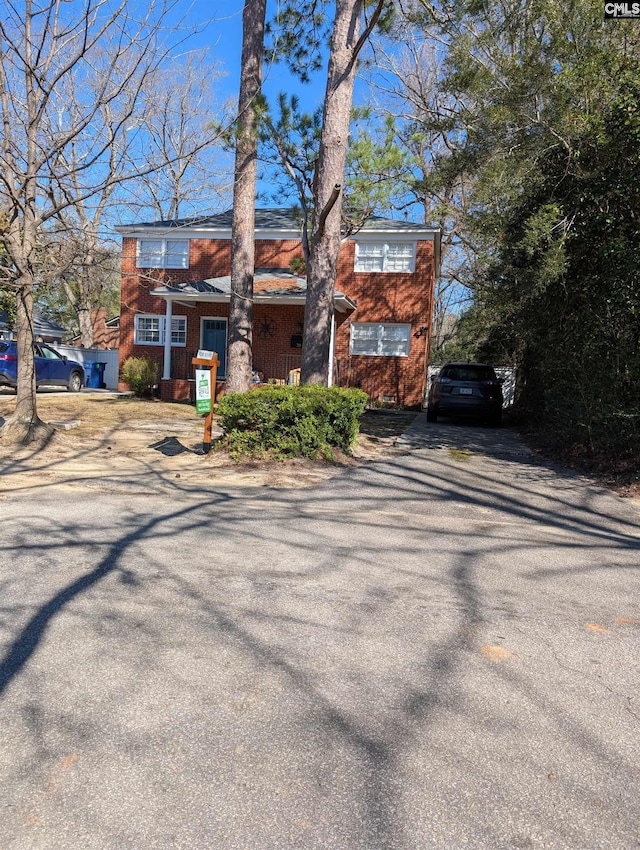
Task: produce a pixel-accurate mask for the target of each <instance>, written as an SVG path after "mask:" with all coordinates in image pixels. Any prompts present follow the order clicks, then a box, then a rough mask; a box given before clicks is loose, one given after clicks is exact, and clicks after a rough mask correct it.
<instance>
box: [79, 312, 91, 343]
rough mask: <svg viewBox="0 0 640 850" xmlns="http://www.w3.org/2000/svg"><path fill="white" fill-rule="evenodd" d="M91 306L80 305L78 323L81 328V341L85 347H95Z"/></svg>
mask: <svg viewBox="0 0 640 850" xmlns="http://www.w3.org/2000/svg"><path fill="white" fill-rule="evenodd" d="M91 313H92V310H91V307H89V306H86V307H84V306H83V307H78V325H79V328H80V341H81V343H82V347H83V348H93V322H92V321H91Z"/></svg>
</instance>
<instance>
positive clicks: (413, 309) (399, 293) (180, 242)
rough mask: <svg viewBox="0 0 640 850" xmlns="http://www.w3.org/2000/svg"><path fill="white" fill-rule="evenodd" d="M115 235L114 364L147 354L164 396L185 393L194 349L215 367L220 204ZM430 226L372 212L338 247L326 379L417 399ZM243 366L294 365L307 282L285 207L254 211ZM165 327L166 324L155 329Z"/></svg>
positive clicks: (283, 375) (411, 401)
mask: <svg viewBox="0 0 640 850" xmlns="http://www.w3.org/2000/svg"><path fill="white" fill-rule="evenodd" d="M117 230H118V231H119V232H120V233H121V234H122V237H123V245H122V295H121V312H120V362H121V363H122V362H123V361H124V360H125V359H126V358H127V357H130V356H132V355H133V356H137V357H142V356H144V357H149V358H153V359H155V360H156V361H157V362H158V365H159V367H160V375H161V383H160V392H161V396H162V398H165V399H176V400H178V399H184V400H186V399H188V398H189V397H190V392H191V389H190V379H192V378H193V367H192V366H191V358H192V357H193V356H195V353H196V351H197V350H198V349H201V348H202V349H207V350H214V351H216V352H217V353H218V356H219V358H220V363H221V365H220V369H219V375H218V377H219V378H220V379H221V380H222V381H224V377H225V373H226V348H227V323H228V316H229V300H230V289H231V279H230V273H231V211H228V212H226V213H221V214H219V215H214V216H210V217H206V218H199V219H183V220H180V221H161V222H155V223H140V224H130V225H123V226H121V227H118V228H117ZM439 239H440V232H439V229H438V228H437V227H436V226H428V225H426V226H425V225H418V224H412V223H407V222H400V221H395V220H392V219H384V218H378V217H374V218H372V219H370V220H369V221H368V222H367V223H366V224H365V226H364V227H363V228H362V229H361V230H360V231H359V232H358V233H357V234H354V235H352V236H350V237H348V238H346V239H345V240H344V241H343V243H342V247H341V249H340V256H339V260H338V271H337V278H336V291H335V294H334V299H333V302H334V315H335V318H334V323H333V328H332V335H331V361H330V382H331V383H334V384H338V385H339V386H359V387H362V389H363V390H364V391H365V392H366V393H367V394H368V395H369V396H370V397H371V398H372V399H374V400H379V401H386V402H390V403H394V402H395V403H397V404H405V405H419V404H421V403H422V399H423V397H424V389H425V385H426V373H427V363H428V355H429V342H430V335H431V313H432V302H433V291H434V283H435V278H436V275H437V273H438V271H437V264H438V259H439ZM255 246H256V257H255V265H256V269H255V283H254V293H255V294H254V313H253V320H254V328H253V331H254V333H253V364H254V369H255V370H256V371H257V372H258V373H259V374H260V376H261V379H262V380H264V381H276V382H280V381H286V380H287V379H288V376H289V373H290V372H291V371H292V370H295V369H297V368H299V367H300V354H301V352H300V349H301V347H302V330H303V322H304V303H305V298H306V281H305V279H304V277H301V276H299V275H296V274H294V273H293V272H292V271H291V270H290V269H291V266H290V263H291V261H292V260H294V259H298V258H302V245H301V240H300V227H299V223H298V220H297V219H296V217H295V215H294V214H293V213H292V212H291V211H289V210H282V209H258V210H256V226H255ZM167 328H169V329H170V332H169V333H166V329H167Z"/></svg>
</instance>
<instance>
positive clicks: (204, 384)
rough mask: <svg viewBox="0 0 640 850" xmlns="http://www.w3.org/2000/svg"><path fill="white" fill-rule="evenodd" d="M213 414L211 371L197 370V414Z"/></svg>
mask: <svg viewBox="0 0 640 850" xmlns="http://www.w3.org/2000/svg"><path fill="white" fill-rule="evenodd" d="M210 412H211V371H210V370H209V369H196V413H210Z"/></svg>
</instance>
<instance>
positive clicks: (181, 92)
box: [120, 50, 233, 221]
mask: <svg viewBox="0 0 640 850" xmlns="http://www.w3.org/2000/svg"><path fill="white" fill-rule="evenodd" d="M222 76H223V75H222V71H221V69H220V67H219V65H218V64H217V63H216V62H212V61H210V60H209V59H208V58H207V53H206V51H202V50H198V51H194V52H192V53H189V54H187V55H186V56H185V57H179V58H178V59H177V60H174V61H172V62H171V63H170V64H168V65H166V66H165V67H163V68H161V69H158V70H157V71H156V72H155V73H154V74H153V77H152V78H151V79H150V80H149V81H148V82H147V84H146V85H145V99H144V106H143V109H142V110H141V111H140V114H139V115H138V116H137V117H136V119H135V123H136V124H137V127H138V128H139V129H141V130H142V131H143V132H142V133H137V134H136V139H137V144H135V145H134V146H128V151H129V156H132V157H134V159H135V162H137V163H140V162H144V163H145V164H146V166H147V167H148V168H149V171H148V173H147V174H145V175H144V176H142V177H141V178H140V179H139V180H136V181H135V182H134V183H132V184H130V185H128V186H127V193H126V194H124V195H122V196H121V207H120V208H121V210H122V212H123V213H124V214H125V215H126V214H127V213H129V212H131V211H134V210H135V211H136V213H137V215H140V214H143V215H144V214H146V215H148V214H149V210H151V212H152V214H153V217H154V218H155V219H159V220H161V221H162V220H164V221H166V220H170V219H171V220H172V219H176V218H183V217H187V216H193V215H198V214H201V213H204V212H206V213H211V212H212V211H217V210H218V209H219V208H222V207H226V206H228V201H229V198H230V196H231V193H232V187H233V174H232V167H231V164H230V163H229V162H228V159H227V155H226V154H225V153H224V151H223V149H222V146H221V145H220V144H219V141H220V128H221V127H223V126H225V125H227V124H228V123H229V122H230V121H231V120H232V107H231V105H230V104H228V103H224V102H220V100H219V98H218V97H217V95H216V84H217V83H218V81H219V80H220V79H221V77H222ZM131 123H132V124H134V122H131Z"/></svg>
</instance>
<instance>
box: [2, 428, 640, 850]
mask: <svg viewBox="0 0 640 850" xmlns="http://www.w3.org/2000/svg"><path fill="white" fill-rule="evenodd" d="M152 474H153V471H152V470H150V471H149V475H152ZM1 486H2V485H1V481H0V487H1ZM143 493H144V481H139V486H138V487H137V488H135V487H128V488H123V489H122V490H121V491H120V492H118V491H117V489H114V488H111V489H110V490H108V491H106V492H99V491H96V490H95V489H93V490H90V489H87V488H83V487H82V486H78V487H76V488H73V487H65V488H62V489H60V488H56V487H51V488H48V487H46V486H44V487H43V488H41V489H39V490H38V491H34V490H26V491H22V492H11V493H9V494H6V495H5V496H0V499H1V501H0V516H1V517H2V520H1V522H2V544H3V558H2V566H1V568H0V575H1V578H2V581H1V585H0V586H1V589H2V592H1V596H0V607H1V632H0V636H1V638H2V641H3V647H4V655H3V657H2V661H1V662H0V848H1V850H32V848H33V850H45V848H46V850H94V848H95V850H126V849H128V848H132V850H133V849H134V848H135V850H147V848H149V849H150V848H162V850H164V848H167V850H168V848H172V850H173V849H174V848H177V849H180V848H189V850H193V849H194V848H197V850H205V848H211V850H242V848H246V850H281V849H282V850H287V849H288V848H304V850H316V848H317V850H320V848H322V850H334V848H335V850H352V848H353V850H355V848H365V849H366V850H422V848H445V849H446V850H450V848H453V850H456V849H457V848H463V847H465V848H487V850H495V849H496V848H542V847H545V848H576V850H578V848H580V850H582V848H614V850H621V848H638V847H640V827H639V824H640V818H639V800H640V793H639V791H640V781H639V780H640V698H639V693H640V689H639V679H640V676H639V671H640V654H639V649H640V594H639V593H638V577H639V568H640V524H639V520H640V513H639V511H638V505H637V503H633V502H625V501H623V500H621V499H618V498H617V497H615V496H613V495H611V494H608V493H606V492H605V491H603V490H601V489H599V488H597V487H595V486H593V485H592V484H590V483H589V482H588V481H586V480H585V479H582V478H580V477H577V476H574V475H571V474H567V473H564V472H562V471H561V470H557V469H554V468H551V467H549V466H545V465H542V464H540V463H539V462H537V461H536V460H535V459H533V458H532V457H531V456H530V455H529V453H528V452H527V450H526V449H525V448H524V447H523V446H522V445H521V444H520V443H519V442H518V440H517V439H516V437H515V436H514V435H513V434H511V433H510V432H509V431H507V430H504V431H500V432H493V431H491V430H488V429H484V428H482V427H473V426H469V427H463V426H455V425H447V424H438V425H431V426H428V425H426V423H424V422H423V421H422V420H420V421H419V422H418V423H417V425H416V427H415V428H413V429H412V431H411V432H410V433H408V434H407V435H406V437H405V440H404V443H403V449H402V451H401V452H400V453H398V454H397V455H396V456H394V457H392V458H391V459H389V460H388V461H385V462H380V463H376V464H373V465H371V466H369V467H367V468H360V469H355V470H350V471H347V472H345V473H344V474H341V475H339V476H338V477H336V478H334V479H332V480H330V481H328V482H326V483H325V484H323V485H322V486H320V487H317V488H313V489H308V490H295V491H274V490H270V489H268V488H260V489H254V490H246V489H245V490H240V489H238V490H227V491H223V490H222V489H216V487H215V484H214V485H213V486H212V487H211V489H210V491H209V492H206V493H204V492H202V491H199V492H193V491H190V490H188V489H187V488H185V487H184V486H183V487H182V488H181V487H180V481H179V480H176V481H175V482H173V484H172V485H171V484H170V483H167V484H166V487H165V491H164V492H159V491H155V492H154V493H153V494H152V495H150V496H145V495H143Z"/></svg>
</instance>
